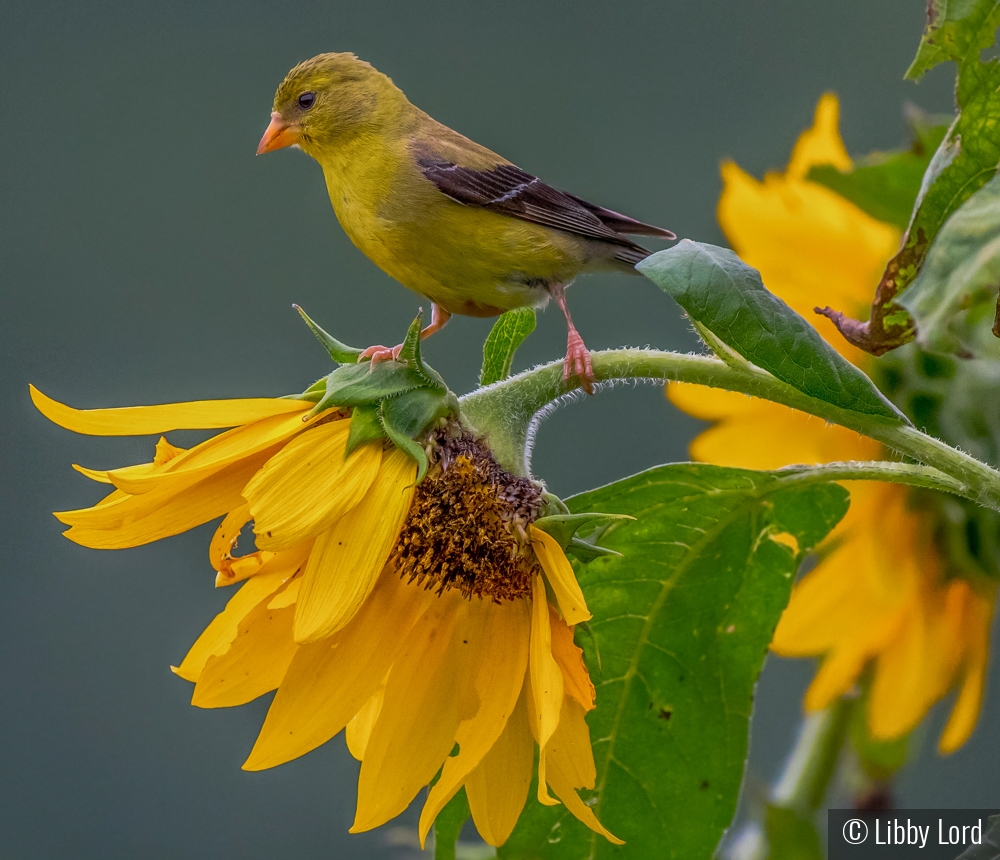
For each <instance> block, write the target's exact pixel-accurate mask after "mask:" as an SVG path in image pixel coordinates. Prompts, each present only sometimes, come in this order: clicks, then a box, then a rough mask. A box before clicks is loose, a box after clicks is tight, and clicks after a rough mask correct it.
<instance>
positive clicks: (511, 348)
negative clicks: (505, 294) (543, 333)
mask: <svg viewBox="0 0 1000 860" xmlns="http://www.w3.org/2000/svg"><path fill="white" fill-rule="evenodd" d="M535 322H536V320H535V309H534V308H515V309H514V310H512V311H507V313H505V314H502V315H501V316H500V319H498V320H497V321H496V323H494V325H493V328H491V329H490V333H489V335H488V336H487V338H486V342H485V343H484V344H483V367H482V369H481V370H480V371H479V384H480V385H492V384H493V383H494V382H499V381H500V380H501V379H506V378H507V377H508V376H510V368H511V365H512V364H513V363H514V353H516V352H517V348H518V347H519V346H520V345H521V344H522V343H524V340H525V338H527V336H528V335H529V334H531V333H532V332H533V331H534V330H535Z"/></svg>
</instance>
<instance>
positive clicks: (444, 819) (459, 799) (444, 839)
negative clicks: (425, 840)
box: [434, 788, 469, 860]
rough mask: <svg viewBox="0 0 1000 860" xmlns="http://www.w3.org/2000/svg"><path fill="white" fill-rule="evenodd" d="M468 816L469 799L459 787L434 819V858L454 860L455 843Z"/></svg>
mask: <svg viewBox="0 0 1000 860" xmlns="http://www.w3.org/2000/svg"><path fill="white" fill-rule="evenodd" d="M468 817H469V801H468V799H467V798H466V796H465V789H464V788H463V789H460V790H459V792H458V794H456V795H455V796H454V797H453V798H452V799H451V800H449V801H448V803H447V804H446V805H445V808H444V809H442V810H441V811H440V812H439V813H438V817H437V818H436V819H435V820H434V860H455V843H456V842H458V837H459V835H460V834H461V832H462V825H463V824H465V822H466V820H467V819H468Z"/></svg>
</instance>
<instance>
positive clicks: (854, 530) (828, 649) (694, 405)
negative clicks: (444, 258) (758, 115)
mask: <svg viewBox="0 0 1000 860" xmlns="http://www.w3.org/2000/svg"><path fill="white" fill-rule="evenodd" d="M838 113H839V107H838V103H837V100H836V97H835V96H833V95H831V94H827V95H824V96H823V97H822V98H821V100H820V102H819V104H818V106H817V108H816V114H815V118H814V122H813V126H812V128H810V129H808V130H807V131H806V132H804V133H803V134H802V135H801V137H800V138H799V140H798V142H797V144H796V146H795V148H794V150H793V152H792V156H791V159H790V161H789V164H788V167H787V169H786V170H785V172H784V173H783V174H768V175H767V176H765V178H764V180H763V181H757V180H756V179H754V178H753V177H751V176H749V175H748V174H747V173H745V172H744V171H743V170H741V169H740V168H739V167H738V166H736V165H735V164H733V163H725V164H723V167H722V178H723V192H722V196H721V199H720V201H719V222H720V224H721V226H722V229H723V231H724V232H725V233H726V236H727V238H728V239H729V241H730V243H731V244H732V247H733V249H734V250H735V251H736V252H737V253H738V254H739V255H740V256H741V257H742V258H743V259H744V260H745V261H746V262H747V263H749V264H750V265H752V266H755V267H756V268H757V269H759V270H760V272H761V275H762V276H763V279H764V282H765V283H766V284H767V286H768V288H769V289H770V290H771V291H772V292H774V293H776V294H777V295H778V296H780V297H781V298H782V299H784V300H785V301H786V302H787V303H788V304H789V305H790V306H791V307H792V308H794V309H795V310H796V311H797V312H798V313H800V314H801V315H802V316H804V317H805V318H806V319H809V320H812V321H814V322H815V324H816V327H817V329H818V330H819V331H820V332H821V333H822V334H823V335H824V337H826V339H827V340H828V341H829V342H830V343H831V344H832V345H833V346H834V347H835V348H836V349H837V350H838V351H840V353H841V354H842V355H844V357H846V358H847V359H849V360H850V361H852V362H854V363H855V364H856V365H858V366H859V367H861V368H862V369H863V370H865V371H866V372H869V373H871V372H874V371H876V370H877V368H876V367H875V365H876V361H875V359H873V358H872V357H871V356H869V355H867V354H866V353H863V352H861V351H860V350H858V349H856V348H855V347H853V346H851V345H850V344H848V343H847V342H846V341H845V340H844V339H843V338H842V337H841V336H840V335H839V333H838V332H837V331H836V329H835V328H834V326H833V325H832V323H830V321H829V320H827V319H824V318H821V317H817V316H816V315H815V314H814V313H813V307H814V306H815V305H817V304H820V305H823V304H828V305H831V306H833V307H837V308H843V309H845V310H847V312H848V313H849V314H852V315H854V316H855V317H860V316H861V315H862V314H864V313H865V312H866V310H867V306H868V304H869V303H870V301H871V291H872V285H873V284H875V283H877V282H878V279H879V276H880V274H881V272H882V270H883V268H884V267H885V263H886V261H887V260H888V259H889V258H890V257H891V256H892V255H893V254H894V253H895V252H896V250H897V248H898V247H899V242H900V232H899V230H898V229H897V228H895V227H893V226H891V225H888V224H885V223H882V222H879V221H877V220H875V219H873V218H872V217H870V216H869V215H867V214H866V213H864V212H863V211H862V210H861V209H859V208H858V207H857V206H855V205H854V204H853V203H851V202H849V201H847V200H846V199H844V198H843V197H840V196H839V195H837V194H835V193H834V192H833V191H831V190H829V189H827V188H825V187H823V186H820V185H818V184H816V183H813V182H809V181H808V180H807V179H806V178H805V177H806V174H807V173H808V171H809V168H810V167H812V166H813V165H818V164H833V165H834V166H836V167H838V168H840V169H842V170H846V169H849V168H850V166H851V160H850V158H849V157H848V155H847V152H846V150H845V148H844V144H843V142H842V140H841V138H840V135H839V132H838ZM667 391H668V396H669V397H670V399H671V400H672V401H673V402H674V403H675V404H676V405H677V406H679V407H680V408H681V409H683V410H684V411H686V412H688V413H689V414H691V415H694V416H697V417H699V418H703V419H705V420H707V421H711V422H712V426H711V427H710V428H709V429H708V430H706V431H705V432H703V433H702V434H701V435H699V436H698V437H697V438H696V439H695V440H694V442H693V443H692V445H691V454H692V456H693V457H694V458H695V459H698V460H703V461H706V462H711V463H716V464H720V465H728V466H741V467H745V468H753V469H773V468H778V467H781V466H786V465H789V464H792V463H810V464H814V463H825V462H831V461H837V460H869V459H881V458H885V457H888V456H890V454H889V452H887V451H886V450H884V449H883V448H882V446H881V445H880V444H879V443H877V442H874V441H872V440H871V439H867V438H864V437H861V436H859V435H857V434H855V433H854V432H852V431H850V430H846V429H844V428H842V427H833V426H827V425H825V424H824V422H822V421H821V420H820V419H818V418H814V417H812V416H808V415H805V414H803V413H800V412H795V411H793V410H791V409H788V408H786V407H783V406H779V405H777V404H774V403H770V402H767V401H762V400H756V399H750V398H747V397H744V396H742V395H739V394H734V393H731V392H725V391H718V390H712V389H704V388H697V387H694V386H687V385H682V384H671V385H669V386H668V389H667ZM776 440H780V444H776ZM935 516H939V515H937V514H935V512H934V511H933V510H932V509H929V508H928V506H926V505H923V506H921V505H918V504H916V500H915V498H914V496H913V494H912V493H911V492H910V491H909V490H907V489H906V488H904V487H902V486H899V485H893V484H854V485H852V488H851V508H850V511H849V512H848V514H847V516H846V517H845V518H844V520H843V522H842V523H841V525H840V526H839V527H838V528H837V529H836V531H835V532H834V534H833V535H831V537H830V538H829V541H828V544H827V546H826V547H825V550H824V551H823V552H821V554H820V561H819V563H818V564H817V566H816V567H815V568H814V569H813V570H812V571H811V572H810V573H808V574H807V575H806V576H805V577H804V578H803V579H802V581H801V582H800V583H798V584H797V585H796V587H795V589H794V590H793V593H792V598H791V601H790V603H789V606H788V608H787V609H786V610H785V613H784V615H783V616H782V619H781V622H780V623H779V625H778V629H777V631H776V632H775V636H774V641H773V642H772V645H771V648H772V650H774V651H775V653H777V654H780V655H782V656H787V657H821V658H822V662H821V664H820V666H819V669H818V671H817V673H816V676H815V678H814V679H813V681H812V684H811V685H810V687H809V689H808V691H807V693H806V696H805V707H806V709H807V710H811V711H812V710H818V709H822V708H825V707H826V706H828V705H830V704H831V703H832V702H833V701H834V700H836V699H837V698H838V697H839V696H842V695H844V694H845V693H847V692H848V691H850V690H851V689H852V688H853V687H854V686H855V684H856V683H857V682H858V681H859V679H860V678H861V677H862V674H863V673H865V672H866V670H867V671H868V672H870V678H871V682H870V689H869V697H868V710H867V723H868V727H869V730H870V732H871V734H872V736H873V737H875V738H878V739H885V740H889V739H893V738H898V737H901V736H903V735H905V734H906V733H907V732H909V731H910V730H911V729H912V728H913V727H914V726H916V725H917V723H919V722H920V720H921V719H922V718H923V717H924V715H925V714H926V713H927V711H928V709H929V708H930V707H931V706H932V705H933V704H934V703H935V702H937V701H938V700H939V699H941V698H943V697H944V696H946V695H947V694H948V693H949V692H950V691H951V690H952V689H953V688H957V691H958V692H957V698H956V701H955V705H954V707H953V709H952V712H951V716H950V718H949V720H948V723H947V725H946V727H945V729H944V732H943V734H942V736H941V739H940V742H939V749H940V750H941V751H942V752H945V753H947V752H951V751H953V750H955V749H957V748H958V747H959V746H961V745H962V744H963V743H964V742H965V741H966V740H967V739H968V737H969V735H970V734H971V733H972V731H973V729H974V728H975V724H976V720H977V717H978V713H979V709H980V705H981V701H982V697H983V685H984V681H985V677H986V669H987V658H988V646H989V629H990V623H991V619H992V614H993V602H994V597H995V591H996V588H995V585H992V584H988V583H987V584H984V583H983V582H982V578H980V579H978V580H977V579H975V578H972V577H970V578H964V577H963V575H962V574H963V571H962V570H956V569H955V565H953V564H950V563H949V561H948V559H947V558H946V557H945V555H944V554H943V553H942V552H941V548H940V546H939V545H938V544H937V543H936V542H935V540H934V538H933V535H934V534H935V531H936V530H935V525H936V523H935Z"/></svg>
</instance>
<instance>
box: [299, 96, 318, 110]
mask: <svg viewBox="0 0 1000 860" xmlns="http://www.w3.org/2000/svg"><path fill="white" fill-rule="evenodd" d="M315 101H316V93H302V95H300V96H299V107H300V108H302V110H309V108H311V107H312V106H313V103H314V102H315Z"/></svg>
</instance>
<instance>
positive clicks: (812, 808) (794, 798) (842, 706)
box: [771, 697, 855, 816]
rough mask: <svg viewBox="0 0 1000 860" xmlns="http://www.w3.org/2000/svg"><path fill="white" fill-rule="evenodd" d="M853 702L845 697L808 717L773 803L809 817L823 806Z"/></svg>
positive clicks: (772, 799) (779, 780) (773, 795)
mask: <svg viewBox="0 0 1000 860" xmlns="http://www.w3.org/2000/svg"><path fill="white" fill-rule="evenodd" d="M854 702H855V700H854V699H849V698H846V697H842V698H840V699H838V700H837V701H836V702H835V703H834V704H833V705H831V706H830V707H829V708H827V709H826V710H825V711H821V712H820V713H818V714H810V715H809V716H808V717H806V718H805V720H804V721H803V723H802V727H801V729H800V730H799V736H798V738H797V739H796V741H795V747H794V748H793V749H792V752H791V754H790V755H789V756H788V761H787V762H786V763H785V769H784V770H783V771H782V773H781V776H780V777H779V779H778V782H777V784H776V785H775V787H774V791H773V792H772V795H771V803H773V804H774V805H775V806H780V807H783V808H785V809H794V810H795V811H796V812H798V813H800V814H802V815H806V816H808V815H811V813H814V812H816V811H817V810H818V809H820V808H821V807H822V806H823V798H824V797H826V792H827V790H828V789H829V787H830V780H831V779H833V774H834V773H835V772H836V769H837V761H838V760H839V759H840V751H841V749H842V748H843V746H844V740H845V739H846V738H847V729H848V726H849V725H850V721H851V710H852V708H853V707H854Z"/></svg>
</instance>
